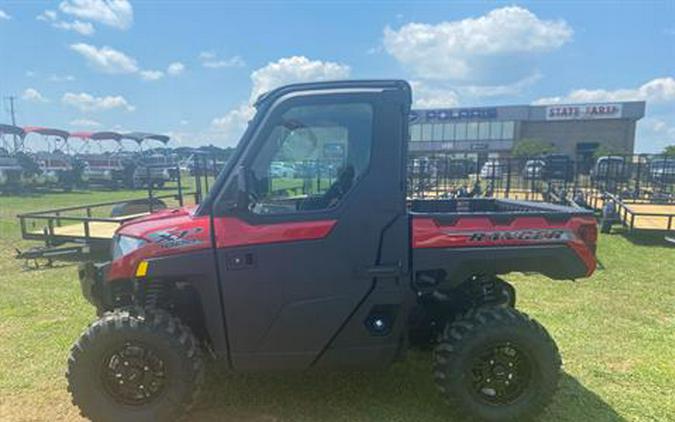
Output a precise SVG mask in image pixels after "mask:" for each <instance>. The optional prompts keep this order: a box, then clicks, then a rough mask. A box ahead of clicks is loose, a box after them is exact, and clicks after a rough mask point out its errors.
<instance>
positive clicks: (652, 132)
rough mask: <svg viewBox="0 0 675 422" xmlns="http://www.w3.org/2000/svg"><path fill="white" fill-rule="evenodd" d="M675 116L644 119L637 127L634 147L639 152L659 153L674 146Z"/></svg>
mask: <svg viewBox="0 0 675 422" xmlns="http://www.w3.org/2000/svg"><path fill="white" fill-rule="evenodd" d="M674 122H675V115H670V116H659V117H645V118H644V119H643V120H640V121H639V122H638V125H637V136H636V141H635V143H636V147H635V149H636V150H637V151H640V152H646V153H660V152H662V151H663V150H664V149H665V147H667V146H669V145H675V123H674Z"/></svg>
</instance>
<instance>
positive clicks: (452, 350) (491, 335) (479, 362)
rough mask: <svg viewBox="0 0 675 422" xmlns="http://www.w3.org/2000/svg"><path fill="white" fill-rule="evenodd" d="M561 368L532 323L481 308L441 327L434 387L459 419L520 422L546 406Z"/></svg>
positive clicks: (506, 311) (520, 315)
mask: <svg viewBox="0 0 675 422" xmlns="http://www.w3.org/2000/svg"><path fill="white" fill-rule="evenodd" d="M560 365H561V361H560V355H559V353H558V349H557V347H556V345H555V343H554V342H553V339H552V338H551V337H550V336H549V334H548V333H547V332H546V330H545V329H544V328H543V327H542V326H541V325H540V324H539V323H537V322H536V321H535V320H533V319H531V318H529V317H528V316H527V315H525V314H523V313H520V312H518V311H516V310H515V309H513V308H509V307H494V308H480V309H477V310H473V311H471V312H469V313H468V314H467V315H466V316H464V317H463V318H461V319H457V320H455V321H454V322H452V323H450V324H448V325H447V326H446V328H445V330H444V333H443V335H442V339H441V341H440V343H439V344H438V346H437V347H436V349H435V350H434V381H435V383H436V386H437V388H438V390H439V391H440V392H441V394H442V395H443V396H444V397H445V399H446V400H447V401H448V402H449V403H450V404H451V405H452V406H453V407H455V408H456V409H457V410H458V411H459V413H462V414H465V415H466V414H468V415H471V416H472V417H474V418H477V419H480V420H488V421H503V420H518V421H521V420H528V419H531V418H533V417H534V416H536V415H537V414H539V413H540V412H541V411H542V410H543V409H544V407H545V406H546V405H547V404H548V403H549V401H550V400H551V398H552V397H553V394H554V393H555V390H556V387H557V383H558V379H559V372H560Z"/></svg>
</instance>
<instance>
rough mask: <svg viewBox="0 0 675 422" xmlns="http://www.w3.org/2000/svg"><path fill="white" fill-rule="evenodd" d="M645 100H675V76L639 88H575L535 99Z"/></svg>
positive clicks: (555, 101)
mask: <svg viewBox="0 0 675 422" xmlns="http://www.w3.org/2000/svg"><path fill="white" fill-rule="evenodd" d="M637 100H644V101H648V102H650V103H665V102H671V101H675V78H673V77H670V76H668V77H663V78H656V79H652V80H651V81H648V82H646V83H644V84H642V85H640V86H639V87H637V88H623V89H615V90H606V89H575V90H573V91H571V92H570V93H568V94H567V95H565V96H559V97H544V98H539V99H538V100H536V101H534V104H560V103H587V102H604V101H608V102H612V101H637Z"/></svg>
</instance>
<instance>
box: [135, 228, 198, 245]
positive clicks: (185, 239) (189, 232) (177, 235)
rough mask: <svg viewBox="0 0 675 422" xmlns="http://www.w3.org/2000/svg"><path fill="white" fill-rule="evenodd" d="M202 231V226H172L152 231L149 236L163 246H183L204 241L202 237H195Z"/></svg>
mask: <svg viewBox="0 0 675 422" xmlns="http://www.w3.org/2000/svg"><path fill="white" fill-rule="evenodd" d="M202 231H203V229H202V228H201V227H194V228H189V229H180V228H171V229H167V230H160V231H157V232H154V233H150V234H149V235H148V238H149V239H150V241H152V242H153V243H156V244H157V245H159V246H160V247H162V248H168V249H172V248H182V247H185V246H190V245H197V244H200V243H203V242H204V241H203V240H202V239H196V238H194V236H195V235H197V234H199V233H201V232H202Z"/></svg>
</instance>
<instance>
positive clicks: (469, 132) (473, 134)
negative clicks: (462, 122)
mask: <svg viewBox="0 0 675 422" xmlns="http://www.w3.org/2000/svg"><path fill="white" fill-rule="evenodd" d="M466 139H469V140H475V139H478V122H470V123H469V124H467V126H466Z"/></svg>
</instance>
